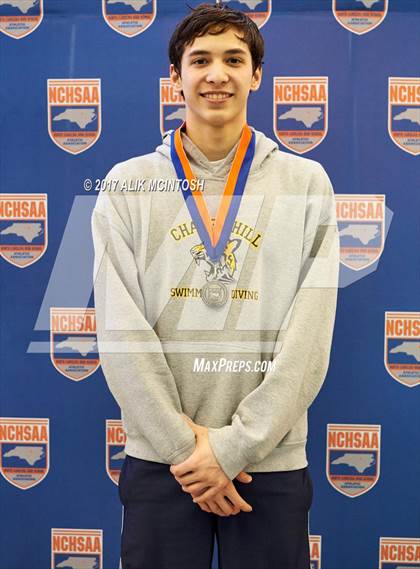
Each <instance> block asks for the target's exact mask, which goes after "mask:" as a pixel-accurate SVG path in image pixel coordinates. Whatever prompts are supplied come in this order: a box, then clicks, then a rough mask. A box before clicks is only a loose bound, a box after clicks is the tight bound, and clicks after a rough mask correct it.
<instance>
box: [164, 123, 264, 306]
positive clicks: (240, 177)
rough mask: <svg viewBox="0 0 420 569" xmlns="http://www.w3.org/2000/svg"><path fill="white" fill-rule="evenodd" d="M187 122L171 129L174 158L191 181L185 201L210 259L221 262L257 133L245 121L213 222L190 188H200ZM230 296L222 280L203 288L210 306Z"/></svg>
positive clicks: (180, 175)
mask: <svg viewBox="0 0 420 569" xmlns="http://www.w3.org/2000/svg"><path fill="white" fill-rule="evenodd" d="M185 124H186V123H185V121H184V122H183V124H182V125H181V126H180V127H179V128H178V129H176V130H173V131H172V132H171V159H172V163H173V165H174V168H175V171H176V174H177V177H178V178H179V179H180V180H188V182H189V184H188V188H187V189H186V191H183V192H182V194H183V196H184V199H185V203H186V205H187V207H188V211H189V213H190V216H191V219H192V221H193V222H194V225H195V227H196V229H197V232H198V234H199V236H200V238H201V240H202V242H203V245H204V247H205V249H206V252H207V255H208V257H209V259H210V260H211V261H212V262H213V263H217V262H218V261H219V259H220V257H221V256H222V255H223V253H224V250H225V247H226V244H227V242H228V240H229V237H230V233H231V231H232V227H233V224H234V222H235V218H236V214H237V212H238V209H239V206H240V203H241V199H242V195H243V193H244V189H245V185H246V181H247V178H248V174H249V170H250V168H251V164H252V160H253V158H254V154H255V132H253V131H252V130H251V129H250V128H249V126H248V125H247V124H245V126H244V128H243V130H242V134H241V138H240V140H239V144H238V148H237V149H236V153H235V156H234V159H233V162H232V166H231V169H230V172H229V174H228V178H227V181H226V185H225V188H224V190H223V194H222V197H221V200H220V204H219V208H218V211H217V215H216V219H215V222H214V225H213V224H212V222H211V218H210V214H209V212H208V209H207V206H206V202H205V200H204V196H203V194H202V192H201V191H200V190H197V189H196V190H193V191H191V189H190V188H191V187H192V188H197V185H196V178H195V176H194V174H193V171H192V169H191V166H190V163H189V160H188V158H187V155H186V154H185V150H184V147H183V145H182V138H181V130H183V129H184V128H185ZM228 296H229V295H228V289H227V287H226V286H225V285H224V284H223V283H221V282H220V281H210V282H208V283H206V284H205V285H204V286H203V288H202V294H201V298H202V299H203V301H204V302H205V303H206V304H207V306H212V307H217V306H223V305H224V304H225V303H226V302H227V299H228Z"/></svg>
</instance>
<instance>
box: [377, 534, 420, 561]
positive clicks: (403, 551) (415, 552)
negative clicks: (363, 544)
mask: <svg viewBox="0 0 420 569" xmlns="http://www.w3.org/2000/svg"><path fill="white" fill-rule="evenodd" d="M419 564H420V539H419V538H415V537H381V538H380V540H379V569H394V568H395V567H397V566H400V567H401V569H409V568H410V567H412V568H413V569H416V567H418V565H419ZM415 566H416V567H415Z"/></svg>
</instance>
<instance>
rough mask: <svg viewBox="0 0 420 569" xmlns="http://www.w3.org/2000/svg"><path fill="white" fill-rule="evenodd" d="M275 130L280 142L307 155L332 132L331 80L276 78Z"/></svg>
mask: <svg viewBox="0 0 420 569" xmlns="http://www.w3.org/2000/svg"><path fill="white" fill-rule="evenodd" d="M273 89H274V91H273V129H274V133H275V135H276V137H277V139H278V141H279V142H280V143H281V144H282V145H283V146H285V147H286V148H289V149H290V150H293V152H297V153H298V154H304V153H305V152H308V151H309V150H313V149H314V148H315V147H316V146H318V144H321V142H322V141H323V140H324V138H325V137H326V135H327V132H328V77H273Z"/></svg>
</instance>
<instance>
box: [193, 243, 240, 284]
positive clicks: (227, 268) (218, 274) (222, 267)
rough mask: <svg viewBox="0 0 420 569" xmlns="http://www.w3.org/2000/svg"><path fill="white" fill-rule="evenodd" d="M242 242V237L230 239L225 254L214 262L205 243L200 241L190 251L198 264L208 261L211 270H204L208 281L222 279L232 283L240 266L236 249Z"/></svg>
mask: <svg viewBox="0 0 420 569" xmlns="http://www.w3.org/2000/svg"><path fill="white" fill-rule="evenodd" d="M240 244H241V240H240V239H230V240H229V241H228V242H227V244H226V247H225V250H224V252H223V255H222V256H221V257H220V259H219V260H218V261H217V262H213V261H212V260H211V259H210V257H209V256H208V254H207V251H206V248H205V246H204V245H203V243H199V244H198V245H195V246H194V247H192V248H191V249H190V253H191V255H192V256H193V259H194V261H195V262H196V263H197V265H200V263H201V261H203V262H204V263H207V265H208V267H209V270H208V271H206V270H204V274H205V275H206V280H207V282H210V281H222V282H225V283H231V282H232V281H233V280H234V278H233V275H234V274H235V271H236V269H237V266H238V264H237V261H236V257H235V251H236V250H237V249H238V247H239V245H240Z"/></svg>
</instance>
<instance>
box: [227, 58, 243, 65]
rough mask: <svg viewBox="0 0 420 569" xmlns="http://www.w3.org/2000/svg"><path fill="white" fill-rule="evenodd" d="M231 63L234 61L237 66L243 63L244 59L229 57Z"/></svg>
mask: <svg viewBox="0 0 420 569" xmlns="http://www.w3.org/2000/svg"><path fill="white" fill-rule="evenodd" d="M229 61H233V62H234V63H235V64H238V63H242V59H239V57H229Z"/></svg>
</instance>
